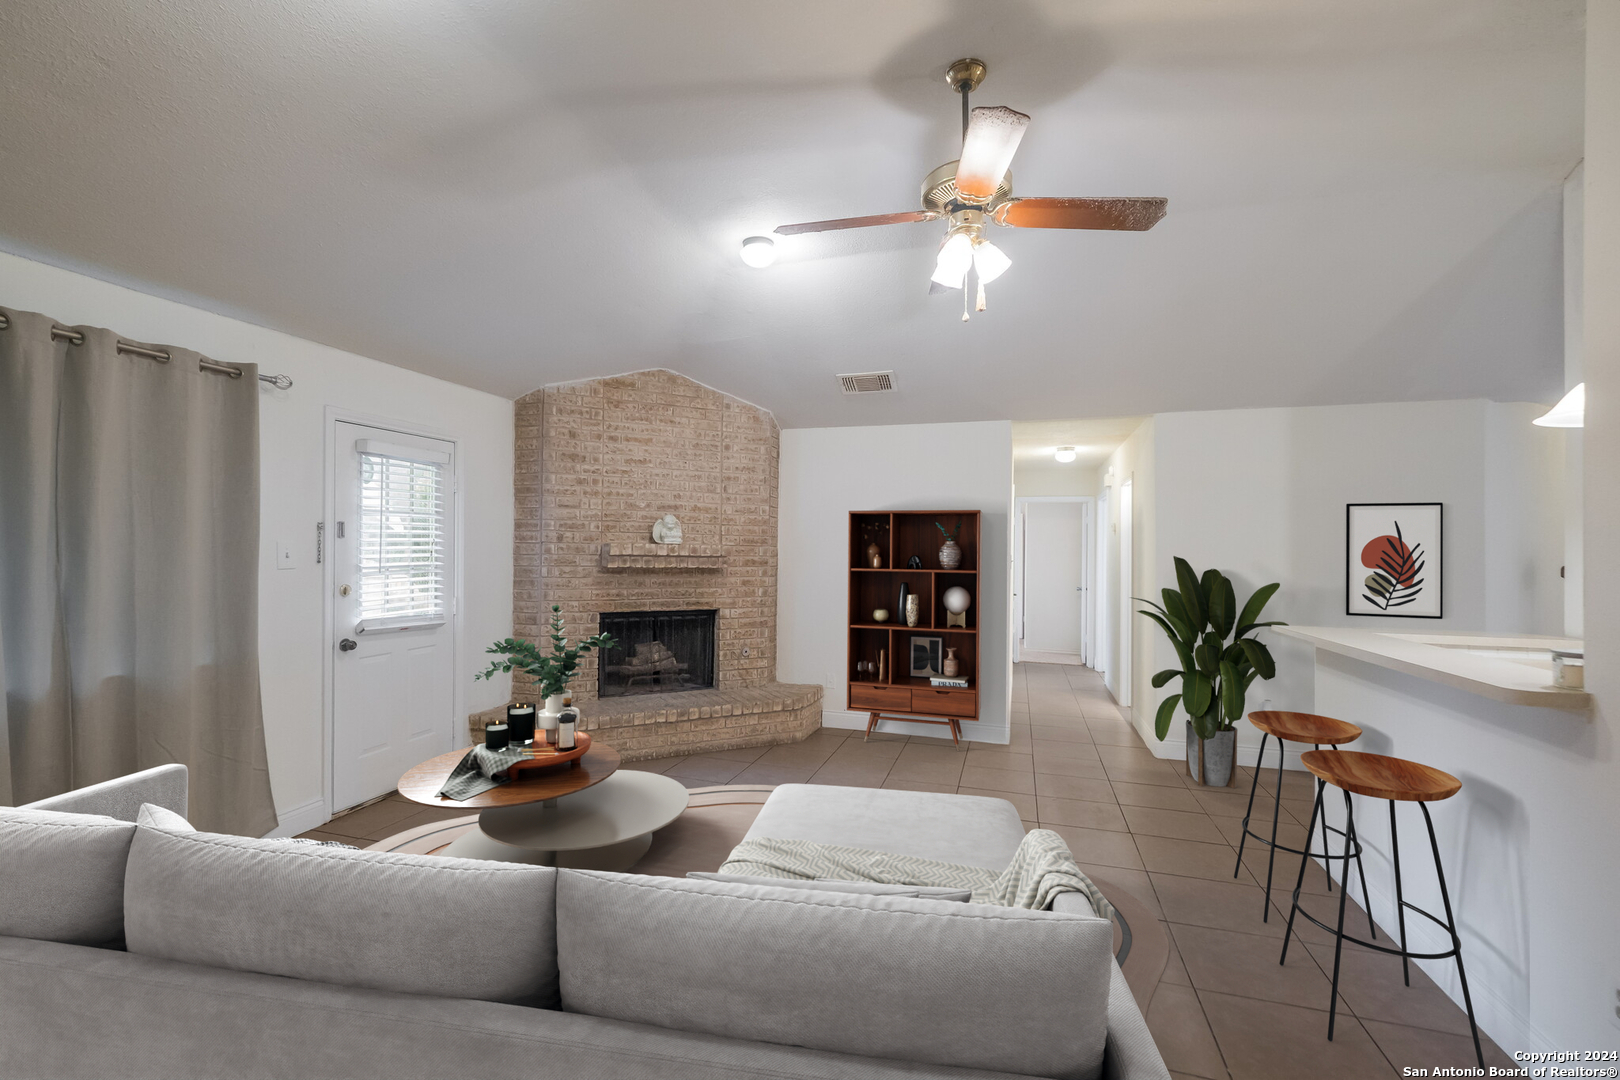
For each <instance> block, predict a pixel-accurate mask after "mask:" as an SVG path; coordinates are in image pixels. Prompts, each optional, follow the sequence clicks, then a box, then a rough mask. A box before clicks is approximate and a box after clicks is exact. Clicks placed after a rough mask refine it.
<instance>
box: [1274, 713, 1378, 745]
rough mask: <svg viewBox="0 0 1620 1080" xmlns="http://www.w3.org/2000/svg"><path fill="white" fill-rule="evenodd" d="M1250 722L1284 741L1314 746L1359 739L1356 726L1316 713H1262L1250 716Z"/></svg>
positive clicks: (1337, 743)
mask: <svg viewBox="0 0 1620 1080" xmlns="http://www.w3.org/2000/svg"><path fill="white" fill-rule="evenodd" d="M1249 723H1251V724H1253V725H1254V726H1255V727H1257V728H1259V729H1260V730H1261V731H1263V732H1265V733H1266V734H1267V735H1272V736H1275V737H1276V738H1279V739H1282V740H1284V741H1286V742H1297V743H1310V744H1311V745H1313V746H1340V745H1342V744H1344V743H1347V742H1355V741H1356V740H1357V739H1359V738H1361V729H1360V728H1358V727H1356V725H1354V724H1350V723H1346V722H1345V721H1343V720H1335V719H1334V718H1333V717H1331V716H1317V715H1316V714H1315V713H1306V712H1277V711H1274V710H1262V711H1260V712H1252V713H1250V714H1249Z"/></svg>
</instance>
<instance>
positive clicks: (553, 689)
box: [473, 604, 618, 731]
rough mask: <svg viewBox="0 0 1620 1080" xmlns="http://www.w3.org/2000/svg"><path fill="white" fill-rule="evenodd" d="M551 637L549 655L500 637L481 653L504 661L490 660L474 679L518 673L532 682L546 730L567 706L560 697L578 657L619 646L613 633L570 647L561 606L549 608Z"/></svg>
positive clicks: (526, 643) (530, 644)
mask: <svg viewBox="0 0 1620 1080" xmlns="http://www.w3.org/2000/svg"><path fill="white" fill-rule="evenodd" d="M550 637H551V652H550V653H549V654H548V653H543V652H541V651H540V647H539V646H538V645H536V644H535V643H534V642H532V641H525V640H523V639H522V638H502V639H501V640H500V641H497V642H496V643H495V644H493V645H491V646H490V647H489V648H487V649H485V650H484V651H485V652H487V653H494V654H495V655H497V656H499V657H502V658H503V659H499V660H491V661H490V664H489V667H488V668H487V669H485V670H484V671H481V672H479V673H478V674H477V675H474V676H473V678H475V679H493V678H494V677H495V676H496V675H499V674H501V673H502V672H508V671H520V672H522V673H523V674H525V675H527V676H528V677H529V678H531V679H533V680H534V681H535V682H536V683H538V684H539V686H538V688H539V691H540V693H541V694H542V695H543V696H544V697H545V699H546V707H545V709H544V710H542V711H541V713H540V714H539V717H538V719H539V722H540V724H541V726H543V727H545V728H546V729H547V730H548V731H549V730H553V729H555V728H556V726H557V714H558V713H559V712H561V711H562V708H563V706H564V704H566V701H565V698H564V696H563V695H564V694H565V693H566V692H567V690H568V681H569V680H570V679H572V678H573V677H574V674H575V673H576V672H577V671H579V661H580V657H582V656H584V655H585V654H586V653H588V652H590V651H591V650H592V649H598V650H600V649H611V648H613V647H614V646H615V645H617V644H618V641H616V640H615V639H614V637H613V635H612V634H597V635H596V636H594V637H588V638H585V639H584V640H582V641H579V642H576V643H575V644H574V645H573V646H572V647H570V646H569V644H568V635H567V634H566V633H564V631H563V618H562V606H561V605H559V604H553V605H551V634H550ZM530 708H533V706H530ZM508 724H509V725H510V721H508Z"/></svg>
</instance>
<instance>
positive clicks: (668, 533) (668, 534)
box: [652, 514, 681, 544]
mask: <svg viewBox="0 0 1620 1080" xmlns="http://www.w3.org/2000/svg"><path fill="white" fill-rule="evenodd" d="M652 539H653V543H655V544H678V543H680V542H681V519H680V518H678V517H676V516H675V515H674V514H665V515H664V516H663V517H661V518H659V519H658V520H657V521H655V522H653V527H652Z"/></svg>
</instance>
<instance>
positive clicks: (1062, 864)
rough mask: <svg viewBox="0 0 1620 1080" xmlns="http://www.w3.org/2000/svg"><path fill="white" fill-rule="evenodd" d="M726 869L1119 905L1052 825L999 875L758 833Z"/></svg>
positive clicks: (980, 900)
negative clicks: (1080, 897)
mask: <svg viewBox="0 0 1620 1080" xmlns="http://www.w3.org/2000/svg"><path fill="white" fill-rule="evenodd" d="M720 872H721V873H723V874H741V875H745V876H747V877H771V878H788V879H795V880H799V881H814V880H816V879H818V878H819V879H833V880H837V881H876V882H880V883H882V884H885V885H931V886H939V887H942V888H948V889H970V890H972V893H973V895H972V898H971V900H970V903H974V904H996V905H999V906H1001V907H1020V908H1029V909H1031V910H1034V911H1044V910H1046V909H1048V908H1050V907H1051V906H1052V901H1053V900H1054V899H1055V898H1056V897H1057V895H1058V894H1059V893H1065V892H1082V893H1085V894H1086V897H1087V899H1089V900H1090V901H1091V906H1092V908H1093V909H1094V910H1095V911H1096V912H1097V914H1098V915H1100V916H1102V917H1103V918H1105V919H1111V918H1113V915H1114V906H1113V905H1112V904H1110V903H1109V902H1108V900H1107V898H1105V897H1104V896H1103V894H1102V890H1101V889H1099V888H1097V886H1096V885H1095V884H1094V883H1093V882H1092V880H1091V879H1090V878H1088V877H1086V875H1085V874H1083V873H1081V872H1080V868H1079V867H1078V866H1076V865H1075V862H1074V856H1073V855H1071V854H1070V853H1069V847H1068V845H1067V844H1065V843H1064V842H1063V838H1062V837H1061V836H1059V835H1058V834H1057V833H1055V832H1052V831H1050V830H1048V829H1034V830H1032V831H1030V832H1028V833H1025V834H1024V839H1023V842H1022V843H1020V844H1019V845H1018V850H1017V851H1016V852H1015V853H1014V854H1013V858H1012V862H1011V863H1010V864H1008V866H1007V869H1005V870H1003V871H1001V872H1000V873H999V874H998V873H997V872H996V871H994V870H986V869H985V868H984V867H982V866H963V865H961V864H959V863H948V862H936V861H935V860H933V859H919V858H916V857H914V856H911V855H892V854H890V853H889V852H886V851H872V850H870V849H868V848H855V847H840V846H838V845H836V844H818V843H815V842H814V841H811V840H776V839H773V838H771V837H758V838H755V839H749V840H744V841H743V842H742V843H740V844H738V845H737V846H736V847H734V848H732V849H731V854H730V855H729V856H728V857H727V858H726V861H725V864H724V865H723V866H721V867H720Z"/></svg>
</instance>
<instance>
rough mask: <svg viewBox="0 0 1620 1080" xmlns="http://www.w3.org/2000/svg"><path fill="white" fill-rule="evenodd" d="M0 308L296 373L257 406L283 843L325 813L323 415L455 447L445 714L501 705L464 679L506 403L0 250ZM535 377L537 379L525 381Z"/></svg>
mask: <svg viewBox="0 0 1620 1080" xmlns="http://www.w3.org/2000/svg"><path fill="white" fill-rule="evenodd" d="M0 300H3V302H4V303H5V304H6V305H7V306H9V307H14V308H20V309H24V310H29V311H39V312H43V313H45V314H47V315H50V316H51V317H53V318H55V319H57V320H59V321H61V322H62V323H64V324H73V323H85V324H90V325H95V326H105V327H108V328H110V329H112V330H114V331H115V332H117V333H119V334H121V335H123V336H125V337H128V338H132V339H135V340H139V341H149V342H159V343H167V344H173V345H177V346H183V347H185V348H188V349H196V350H199V351H201V352H203V353H204V354H206V355H208V356H210V357H213V358H214V359H217V360H222V361H226V362H230V361H241V362H244V363H257V364H258V365H259V366H260V370H262V371H264V372H266V373H267V374H287V375H291V376H292V378H293V388H292V389H291V390H287V391H278V390H273V389H271V388H270V387H268V386H264V385H262V384H261V396H260V408H259V418H260V461H261V474H260V475H261V495H260V520H261V532H260V545H259V566H260V572H259V655H260V661H261V668H262V674H261V679H262V684H263V699H264V727H265V741H266V743H267V744H268V747H269V755H270V783H271V788H272V790H273V792H274V795H275V802H276V811H277V813H278V814H279V816H280V817H281V823H282V831H286V830H289V829H291V830H293V831H302V830H304V829H308V828H311V827H313V826H315V825H319V824H321V823H322V822H324V821H325V820H326V819H327V818H328V817H329V816H330V814H329V808H328V807H327V806H326V790H325V780H324V775H323V763H324V760H325V747H324V740H325V735H324V720H323V686H324V680H325V673H324V666H325V661H326V660H327V658H328V650H327V645H326V642H325V640H324V627H323V622H322V620H323V613H322V611H323V605H322V601H323V599H324V592H325V589H324V587H323V585H322V575H321V570H322V568H321V567H320V566H317V565H316V563H315V524H316V522H317V521H319V520H321V514H322V498H323V493H324V490H325V450H324V424H325V420H326V415H327V410H328V408H329V407H334V408H338V409H342V410H345V411H347V412H348V413H350V414H353V415H355V416H360V417H365V418H369V419H371V420H373V421H378V422H394V423H400V424H405V425H410V426H411V427H413V428H416V429H419V430H422V431H424V432H432V433H434V434H437V435H441V436H443V437H445V438H449V439H454V440H456V441H457V449H458V455H459V459H460V474H461V484H462V487H461V505H462V533H461V541H462V543H461V553H462V563H461V572H462V609H461V612H460V618H461V625H460V635H459V639H458V642H457V665H456V667H457V676H458V685H457V689H456V714H457V717H458V718H459V717H461V716H465V715H466V714H467V713H468V712H470V711H473V710H477V709H484V708H489V707H491V706H493V705H497V704H499V703H500V702H502V701H504V700H506V695H507V690H508V687H507V685H505V684H504V683H502V682H500V681H496V682H494V683H486V682H477V683H475V682H473V680H472V673H473V672H474V671H475V670H477V668H478V667H480V666H481V665H480V664H479V659H480V657H481V654H482V652H483V648H484V645H485V644H486V643H488V642H490V641H493V640H495V639H497V638H501V637H506V636H508V635H509V634H510V633H511V632H512V403H511V402H510V401H507V400H506V399H504V398H498V397H495V396H493V395H491V394H485V393H482V392H479V391H476V390H469V389H467V388H466V387H462V386H456V385H454V384H452V383H447V382H443V381H441V380H439V379H434V378H430V377H428V376H426V375H419V374H416V373H415V372H411V371H406V370H404V369H403V368H397V367H392V366H390V365H388V364H384V363H380V362H378V361H376V360H370V359H367V358H366V357H363V356H356V355H355V354H353V353H347V352H342V351H341V350H338V349H333V348H329V347H327V346H325V345H319V344H316V343H315V342H312V341H305V340H303V339H301V338H295V337H291V336H289V335H286V334H282V333H278V332H275V331H272V330H266V329H264V328H262V327H258V326H253V325H251V324H249V323H244V322H240V321H238V320H236V319H229V318H225V317H224V316H221V315H215V314H211V313H209V312H206V311H202V310H199V309H197V308H193V307H188V306H186V305H184V304H179V303H175V302H173V301H170V300H162V299H159V298H157V297H153V296H148V295H146V294H144V293H139V292H135V291H133V290H130V289H126V288H123V287H121V286H117V285H110V284H108V283H106V282H103V281H97V280H95V279H94V278H89V277H85V276H83V275H80V274H75V273H72V272H70V271H67V270H61V269H58V268H56V267H52V266H47V265H45V264H43V263H37V262H31V261H29V260H26V259H22V258H18V257H17V256H14V255H8V254H4V253H0ZM543 381H544V379H543V378H542V377H541V375H540V374H538V373H537V375H536V378H535V382H536V383H540V382H543ZM277 541H282V542H285V543H287V544H289V545H291V547H292V550H293V552H294V558H295V562H296V566H295V568H293V569H290V570H278V569H276V567H275V545H276V542H277Z"/></svg>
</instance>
